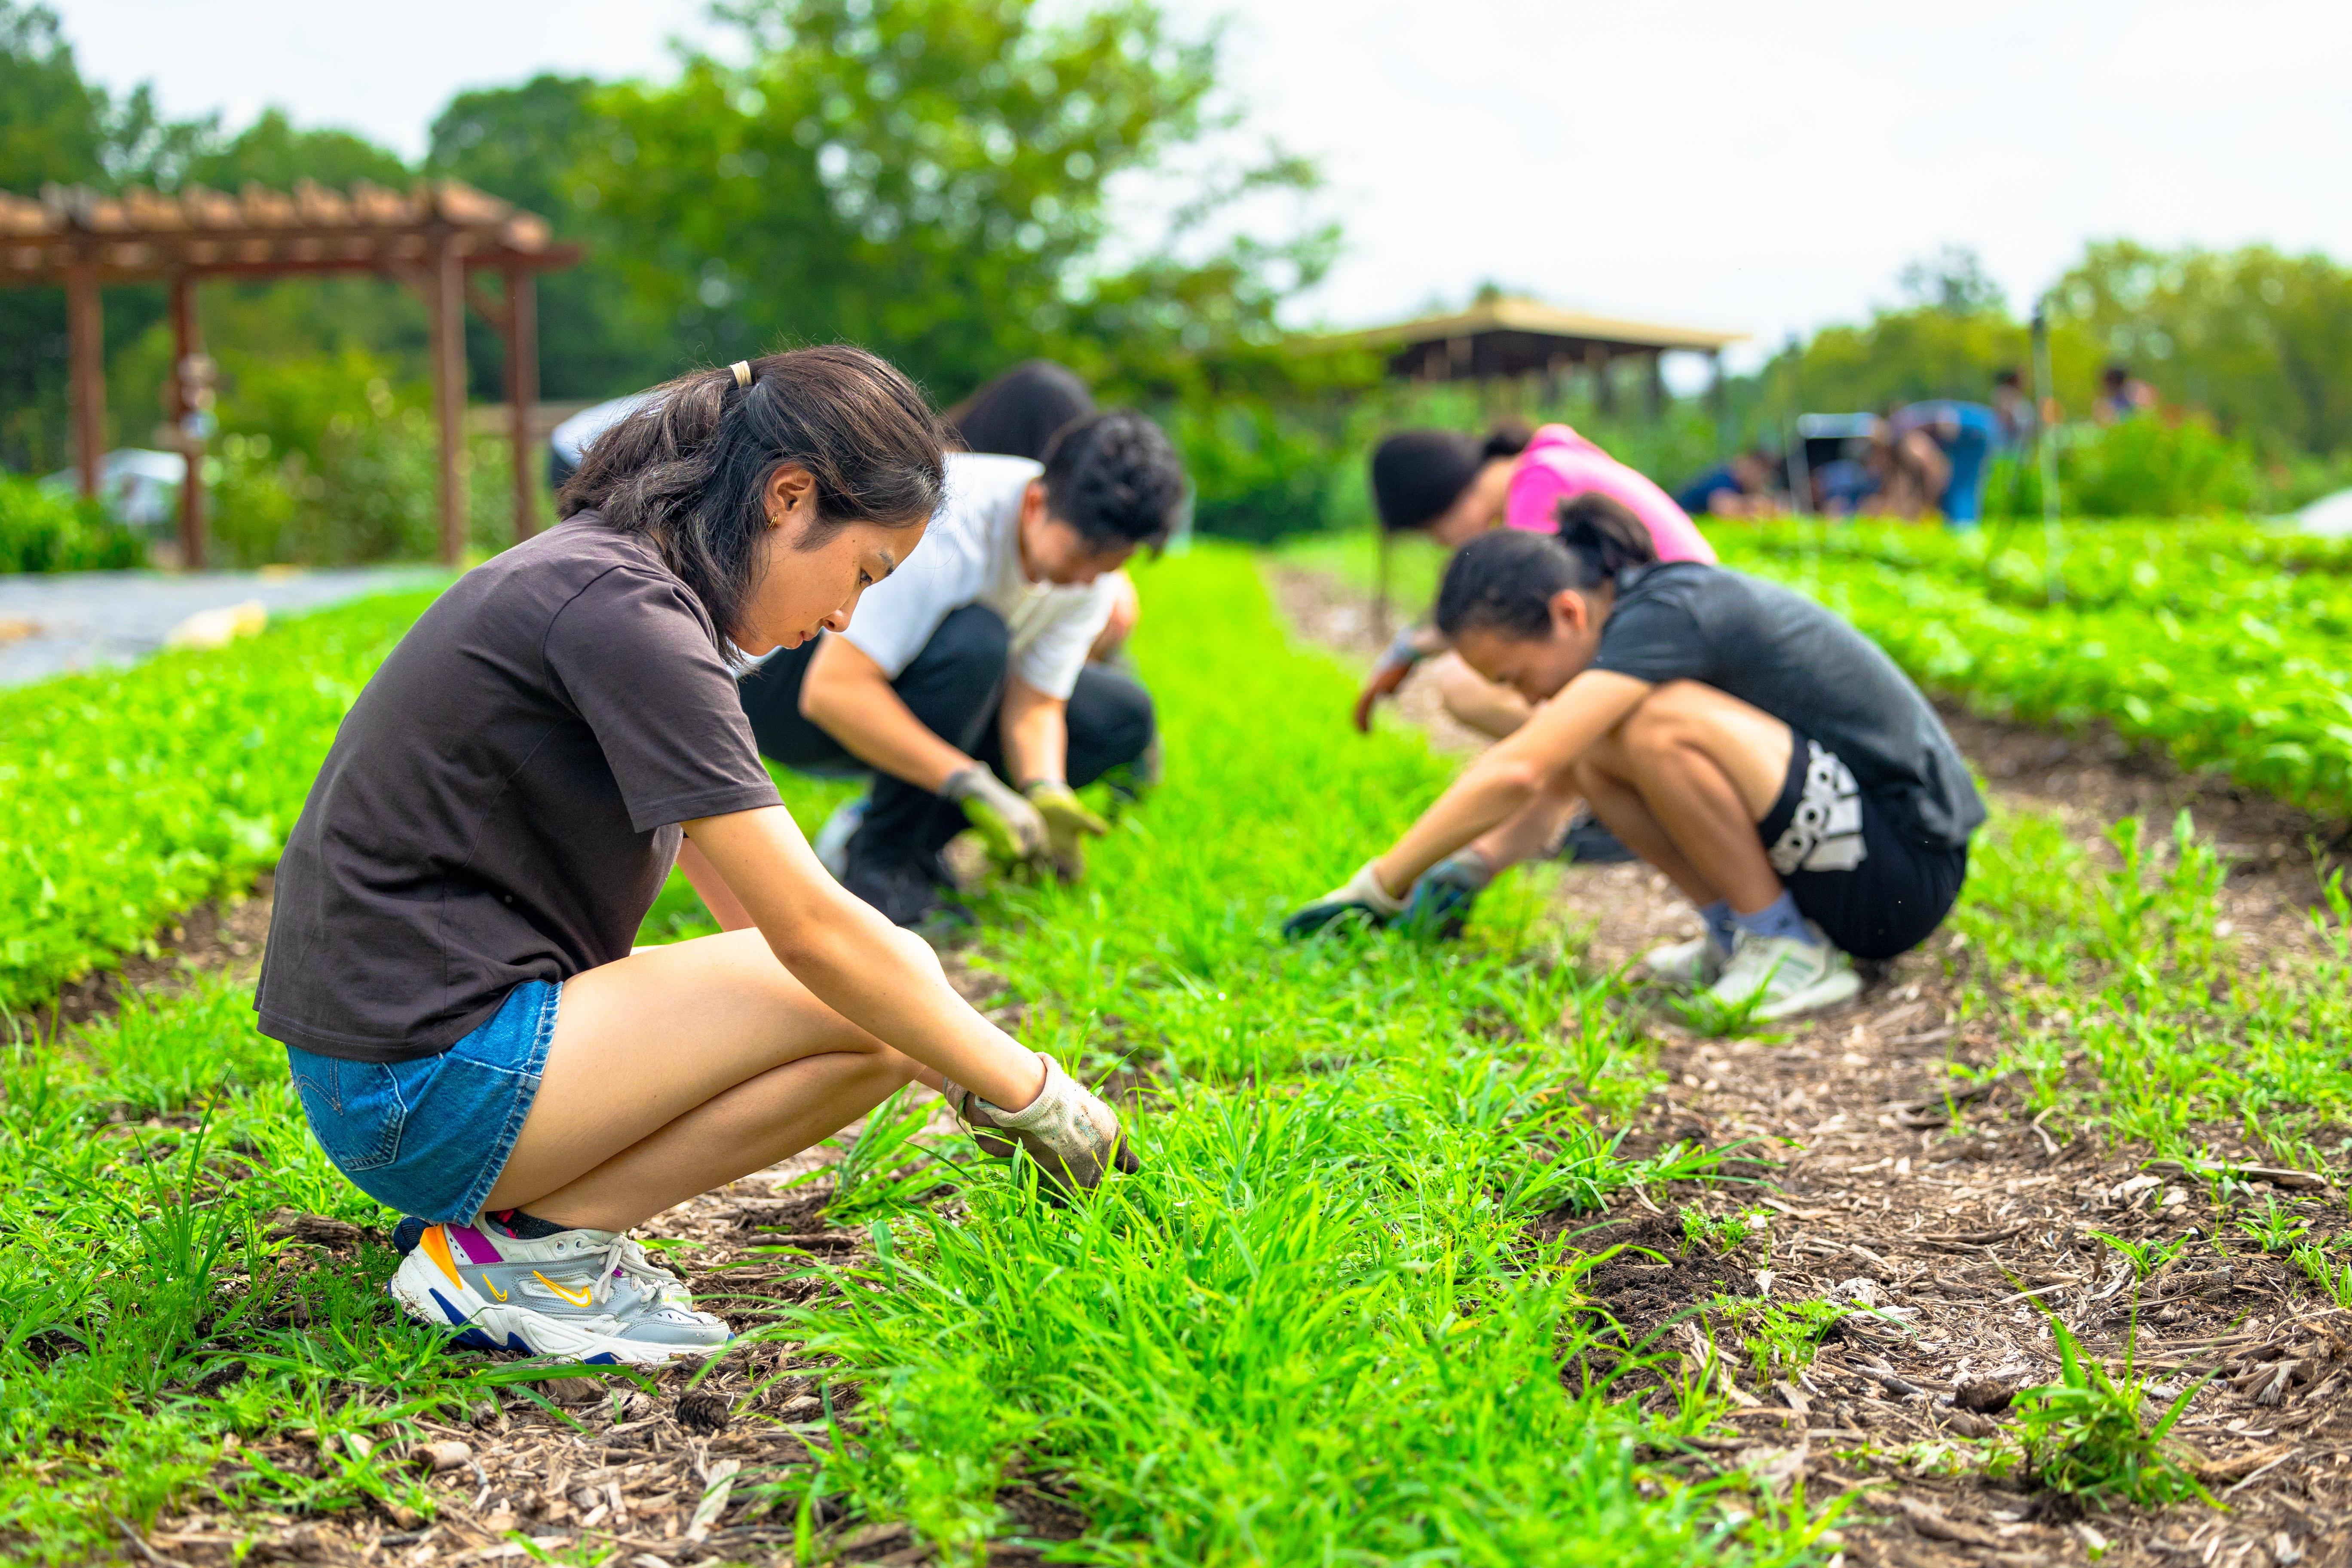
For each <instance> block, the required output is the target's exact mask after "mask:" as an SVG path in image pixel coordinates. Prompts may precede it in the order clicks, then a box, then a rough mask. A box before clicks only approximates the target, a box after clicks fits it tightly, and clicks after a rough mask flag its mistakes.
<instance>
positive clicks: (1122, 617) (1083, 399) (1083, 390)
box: [940, 359, 1143, 664]
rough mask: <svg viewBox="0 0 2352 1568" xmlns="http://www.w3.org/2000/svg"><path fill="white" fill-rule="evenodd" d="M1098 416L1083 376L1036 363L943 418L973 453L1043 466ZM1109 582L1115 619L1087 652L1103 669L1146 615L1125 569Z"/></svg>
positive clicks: (996, 381)
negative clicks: (1069, 429)
mask: <svg viewBox="0 0 2352 1568" xmlns="http://www.w3.org/2000/svg"><path fill="white" fill-rule="evenodd" d="M1094 412H1095V399H1094V394H1092V393H1090V392H1088V391H1087V384H1086V383H1085V382H1083V381H1081V380H1079V379H1078V373H1077V372H1076V371H1074V370H1072V369H1070V368H1069V367H1068V366H1067V365H1059V364H1055V363H1054V362H1053V361H1052V360H1048V359H1033V360H1024V361H1023V362H1022V363H1019V364H1016V365H1014V366H1013V368H1012V369H1011V370H1008V371H1006V372H1005V373H1004V374H1002V375H1000V376H998V377H996V378H995V379H994V380H992V381H990V382H988V383H987V384H984V385H982V387H981V388H980V390H979V391H977V392H975V393H973V394H972V395H971V396H970V397H967V398H965V399H964V400H963V401H962V402H961V403H959V404H957V405H955V406H954V407H952V408H950V409H949V410H948V411H947V412H946V413H945V414H943V415H941V416H940V418H941V419H943V420H945V421H946V423H947V426H948V434H949V435H950V436H951V437H954V438H955V441H956V444H957V445H958V446H960V447H962V448H963V449H964V450H965V451H967V452H998V453H1002V454H1003V456H1005V457H1008V458H1031V459H1033V460H1034V461H1036V462H1040V463H1042V462H1044V461H1045V449H1046V448H1047V447H1050V446H1051V445H1052V444H1053V440H1054V437H1055V436H1056V435H1058V434H1059V433H1060V432H1061V429H1062V427H1063V426H1066V425H1069V424H1072V423H1074V422H1076V421H1077V420H1080V419H1085V418H1087V417H1089V416H1092V415H1093V414H1094ZM1103 580H1104V581H1105V582H1107V583H1108V584H1110V590H1111V604H1110V619H1109V620H1108V621H1106V622H1105V623H1104V624H1103V629H1102V631H1101V633H1100V635H1098V636H1097V637H1096V638H1095V642H1094V647H1091V648H1089V649H1087V658H1089V659H1092V660H1093V661H1094V662H1096V663H1097V664H1102V663H1108V662H1110V661H1111V660H1113V659H1114V658H1116V657H1117V656H1118V652H1119V650H1120V649H1122V648H1124V647H1126V646H1127V639H1128V638H1129V637H1133V636H1134V635H1135V626H1136V622H1137V621H1138V620H1139V619H1141V617H1142V613H1143V605H1142V600H1141V599H1140V597H1139V595H1137V593H1136V591H1135V579H1134V578H1132V577H1130V576H1129V575H1128V574H1127V573H1126V571H1125V570H1124V569H1122V570H1120V571H1117V572H1106V573H1104V574H1103Z"/></svg>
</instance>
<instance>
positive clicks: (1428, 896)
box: [1397, 848, 1495, 942]
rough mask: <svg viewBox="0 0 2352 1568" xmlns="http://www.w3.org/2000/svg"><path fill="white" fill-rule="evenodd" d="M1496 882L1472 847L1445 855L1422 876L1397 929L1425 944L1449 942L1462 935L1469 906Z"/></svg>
mask: <svg viewBox="0 0 2352 1568" xmlns="http://www.w3.org/2000/svg"><path fill="white" fill-rule="evenodd" d="M1494 879H1495V868H1494V867H1492V866H1490V865H1488V864H1487V863H1486V857H1485V856H1484V855H1481V854H1480V853H1478V851H1477V850H1476V849H1475V848H1473V849H1464V850H1461V851H1460V852H1458V853H1456V854H1453V855H1449V856H1447V857H1446V858H1444V859H1443V860H1440V861H1439V862H1438V863H1437V864H1436V865H1434V866H1432V867H1431V868H1429V869H1428V870H1426V871H1423V873H1422V874H1421V880H1419V881H1418V882H1415V883H1414V884H1413V885H1412V898H1411V899H1409V900H1406V902H1405V906H1404V918H1403V919H1402V920H1401V921H1398V922H1397V923H1398V926H1399V927H1400V929H1402V931H1405V932H1406V933H1407V934H1408V935H1411V936H1416V937H1419V938H1421V939H1422V940H1423V941H1424V942H1450V941H1452V940H1453V939H1454V938H1455V937H1457V936H1460V935H1461V934H1462V927H1463V923H1464V922H1465V921H1467V920H1469V918H1470V906H1471V905H1472V904H1473V903H1475V902H1476V901H1477V898H1478V895H1479V894H1480V893H1482V892H1484V891H1485V890H1486V884H1487V883H1489V882H1491V881H1493V880H1494Z"/></svg>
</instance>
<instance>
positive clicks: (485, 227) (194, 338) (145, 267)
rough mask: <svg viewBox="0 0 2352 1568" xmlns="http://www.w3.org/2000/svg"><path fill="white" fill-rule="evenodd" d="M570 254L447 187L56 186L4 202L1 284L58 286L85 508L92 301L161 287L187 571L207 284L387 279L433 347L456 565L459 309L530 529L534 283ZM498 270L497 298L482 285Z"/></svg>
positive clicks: (97, 400) (101, 401)
mask: <svg viewBox="0 0 2352 1568" xmlns="http://www.w3.org/2000/svg"><path fill="white" fill-rule="evenodd" d="M580 254H581V251H580V247H578V246H576V245H559V244H556V243H555V242H554V241H553V239H552V237H551V234H550V232H549V229H548V226H547V221H546V220H545V219H544V218H541V217H539V216H535V215H533V214H530V213H527V212H521V211H518V210H517V209H516V208H515V207H513V206H512V205H509V204H508V203H506V202H502V201H500V200H499V199H498V198H497V197H496V196H492V195H485V194H483V193H482V192H480V191H478V190H475V189H474V188H473V187H472V186H470V185H466V184H459V183H458V182H457V181H455V180H432V181H425V182H421V183H419V184H417V185H416V186H415V188H414V189H413V190H411V191H409V192H407V193H405V194H403V193H401V192H399V191H394V190H388V189H386V188H385V187H383V186H382V185H375V184H367V183H365V182H362V183H360V184H355V185H353V186H352V188H351V189H350V190H348V191H337V190H330V189H328V188H326V187H325V186H322V185H319V184H313V183H311V182H310V181H307V180H306V181H299V182H297V183H296V184H295V186H294V188H293V189H292V190H290V191H278V190H270V189H268V188H265V187H263V186H260V185H247V186H246V187H245V189H244V190H243V191H241V192H239V193H238V194H236V195H227V194H226V193H224V192H220V191H214V190H207V189H205V187H203V186H201V185H192V186H189V187H188V188H186V189H185V190H182V191H179V192H177V193H174V194H173V195H161V194H159V193H157V192H154V191H150V190H144V189H141V188H137V187H133V188H132V189H131V190H128V191H125V192H123V193H122V194H121V195H119V196H115V195H99V194H97V193H94V192H91V191H89V190H87V189H84V188H82V187H80V186H62V185H51V186H48V187H47V188H45V189H44V190H43V191H42V192H41V195H40V196H39V197H38V198H37V199H35V198H32V197H27V196H21V195H11V194H8V193H6V192H0V286H13V287H28V286H36V285H47V286H51V287H56V286H62V287H63V288H64V289H65V290H66V321H67V331H68V339H69V347H70V353H71V385H70V394H69V395H70V399H71V403H72V407H73V428H74V444H75V456H76V461H77V463H78V465H79V469H80V477H81V489H82V493H83V494H84V495H95V494H97V493H98V486H99V465H100V458H102V457H103V456H104V454H105V451H106V447H107V440H106V359H105V334H104V327H103V324H102V317H101V313H100V306H99V296H100V290H101V289H104V288H105V287H106V286H107V285H109V284H120V283H156V282H161V283H168V284H169V285H170V286H171V290H172V328H173V342H174V345H175V353H174V356H173V364H174V368H175V373H176V374H174V376H173V381H172V384H171V385H170V386H169V387H167V389H166V407H167V411H168V412H169V413H170V414H171V415H172V416H173V421H174V423H175V424H176V425H177V426H179V428H180V430H181V432H182V438H181V440H180V442H179V445H180V446H181V447H182V448H183V449H184V451H185V452H186V453H187V457H188V477H187V479H186V481H185V482H184V484H183V485H182V486H181V490H180V538H181V549H182V554H183V558H184V562H185V563H186V564H187V565H189V566H200V565H202V564H203V563H204V556H205V496H204V461H203V459H204V443H203V439H202V437H201V434H200V426H199V425H198V423H197V422H196V421H194V420H192V419H191V418H190V417H189V416H193V415H196V414H198V413H199V412H200V411H201V409H202V407H203V405H204V403H205V401H206V400H208V397H209V390H208V386H207V383H208V379H209V370H208V365H209V362H208V361H206V360H205V358H204V332H203V327H202V324H201V322H200V321H199V320H198V317H197V312H196V285H197V284H198V283H200V282H202V281H204V280H205V279H215V278H224V279H226V278H234V279H248V280H251V279H268V278H290V277H301V276H310V275H319V274H326V273H337V272H373V273H376V274H379V275H381V276H383V277H388V278H394V279H399V280H401V281H403V282H404V283H407V284H409V285H410V286H411V287H413V288H415V289H416V290H417V291H418V292H419V293H420V294H422V295H423V296H424V298H425V307H426V310H427V312H428V314H429V316H430V318H431V322H432V334H433V389H434V399H435V403H436V408H437V412H438V414H439V416H440V426H441V454H440V457H441V463H440V487H439V494H438V500H439V506H440V522H441V554H442V558H443V559H444V560H445V561H447V562H449V563H452V564H455V563H456V562H457V559H458V557H459V556H460V554H461V553H462V552H464V549H465V542H466V510H467V509H466V497H465V493H464V490H463V489H462V487H461V485H460V482H459V480H460V476H459V471H458V470H459V463H458V458H459V454H460V453H461V452H462V450H463V442H464V439H465V426H466V330H465V319H466V307H467V305H468V304H471V305H472V306H473V308H474V309H475V310H478V312H480V314H481V315H482V316H483V318H484V319H486V320H487V321H489V323H490V324H491V325H492V326H493V327H495V328H497V329H498V331H499V336H500V337H501V338H503V339H504V340H505V344H506V381H507V405H508V407H509V409H510V410H511V411H512V418H511V431H510V434H511V436H512V438H513V440H514V444H515V454H514V456H515V462H514V509H515V537H516V538H517V539H524V538H528V537H529V536H530V533H531V532H532V531H533V528H534V526H535V520H534V518H533V515H532V512H533V506H532V499H531V498H532V489H531V474H532V465H531V464H530V461H529V456H530V444H531V432H530V409H531V405H533V404H534V403H536V402H537V401H538V398H539V321H538V309H537V290H536V287H535V283H534V279H536V277H537V276H538V274H540V273H541V272H546V271H551V270H554V269H557V268H565V267H569V266H571V265H572V264H573V263H574V262H576V261H577V260H579V258H580ZM484 271H490V272H496V273H499V275H500V276H501V278H502V279H503V280H504V283H503V292H502V293H498V294H492V293H489V292H487V291H485V290H483V289H480V288H479V287H478V285H477V281H476V275H477V274H478V273H481V272H484Z"/></svg>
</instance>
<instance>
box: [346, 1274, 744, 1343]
mask: <svg viewBox="0 0 2352 1568" xmlns="http://www.w3.org/2000/svg"><path fill="white" fill-rule="evenodd" d="M390 1289H391V1292H392V1298H393V1300H395V1301H398V1302H399V1303H400V1304H401V1305H402V1306H403V1307H404V1308H405V1309H407V1311H408V1315H409V1316H410V1317H412V1318H415V1319H416V1320H417V1321H420V1322H423V1323H427V1324H430V1325H431V1326H432V1327H434V1328H436V1329H448V1330H452V1331H453V1332H452V1334H451V1342H452V1343H455V1344H461V1345H465V1346H467V1347H469V1348H471V1349H474V1350H486V1351H519V1352H521V1353H522V1354H524V1355H552V1356H562V1357H563V1358H565V1359H566V1360H569V1361H576V1362H580V1363H583V1364H585V1365H589V1366H660V1365H662V1364H664V1363H667V1362H673V1361H677V1360H679V1359H680V1358H682V1357H687V1356H707V1355H716V1354H717V1353H718V1352H719V1351H721V1350H723V1349H724V1348H726V1347H725V1345H724V1343H721V1344H716V1345H656V1344H647V1343H646V1342H644V1341H642V1340H624V1339H615V1338H614V1337H613V1336H612V1335H610V1334H600V1333H596V1332H594V1331H592V1330H588V1329H583V1328H581V1327H579V1326H577V1325H576V1324H572V1323H567V1322H564V1321H562V1319H560V1318H551V1317H549V1316H547V1315H546V1314H545V1313H543V1312H535V1311H533V1310H530V1308H529V1307H525V1306H522V1305H520V1304H519V1303H516V1302H511V1301H508V1302H499V1301H491V1300H485V1299H484V1298H483V1296H482V1295H481V1293H480V1292H478V1291H477V1290H476V1289H473V1287H471V1286H469V1285H467V1284H465V1283H464V1282H462V1281H459V1280H453V1279H450V1278H449V1277H448V1276H447V1275H446V1274H445V1273H443V1272H442V1271H441V1269H440V1268H439V1266H438V1265H436V1264H435V1263H434V1262H433V1260H432V1259H431V1258H428V1257H426V1256H425V1251H424V1250H423V1249H422V1248H419V1249H418V1250H416V1251H415V1252H412V1253H410V1254H409V1255H408V1257H407V1258H404V1259H402V1261H401V1265H400V1267H399V1268H398V1269H396V1270H394V1273H393V1276H392V1284H391V1286H390Z"/></svg>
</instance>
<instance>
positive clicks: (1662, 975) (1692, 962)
mask: <svg viewBox="0 0 2352 1568" xmlns="http://www.w3.org/2000/svg"><path fill="white" fill-rule="evenodd" d="M1730 962H1731V955H1730V954H1729V953H1727V952H1724V951H1723V949H1721V948H1719V947H1717V946H1716V945H1715V938H1714V937H1713V936H1712V935H1706V936H1695V937H1693V938H1691V939H1690V941H1688V942H1668V943H1667V944H1666V945H1665V946H1664V947H1654V948H1652V949H1651V950H1650V951H1649V952H1645V953H1643V955H1642V967H1643V969H1646V970H1648V971H1649V972H1650V978H1651V979H1653V980H1660V981H1664V983H1665V984H1668V985H1712V984H1715V983H1716V982H1717V980H1718V979H1720V978H1722V976H1723V966H1724V965H1725V964H1727V963H1730Z"/></svg>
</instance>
